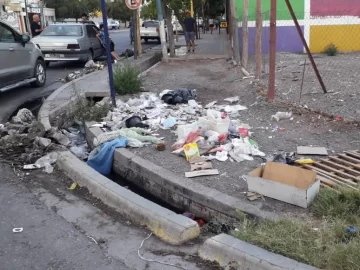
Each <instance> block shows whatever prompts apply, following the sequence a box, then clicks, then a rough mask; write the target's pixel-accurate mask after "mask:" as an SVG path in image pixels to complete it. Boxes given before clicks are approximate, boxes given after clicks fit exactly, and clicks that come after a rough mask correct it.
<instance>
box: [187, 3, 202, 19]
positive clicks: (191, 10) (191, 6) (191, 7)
mask: <svg viewBox="0 0 360 270" xmlns="http://www.w3.org/2000/svg"><path fill="white" fill-rule="evenodd" d="M190 14H191V17H193V18H194V0H190ZM203 19H204V18H203Z"/></svg>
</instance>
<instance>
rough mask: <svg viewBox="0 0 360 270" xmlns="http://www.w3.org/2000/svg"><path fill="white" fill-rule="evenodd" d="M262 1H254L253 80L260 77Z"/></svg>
mask: <svg viewBox="0 0 360 270" xmlns="http://www.w3.org/2000/svg"><path fill="white" fill-rule="evenodd" d="M261 1H262V0H256V36H255V78H256V79H260V78H261V75H262V5H261Z"/></svg>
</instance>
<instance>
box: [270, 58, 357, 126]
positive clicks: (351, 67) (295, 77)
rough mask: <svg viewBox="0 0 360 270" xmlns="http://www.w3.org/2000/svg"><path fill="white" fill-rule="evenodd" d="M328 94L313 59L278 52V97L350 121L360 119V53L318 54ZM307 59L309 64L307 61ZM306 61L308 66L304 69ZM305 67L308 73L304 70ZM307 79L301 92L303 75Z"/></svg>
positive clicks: (319, 67) (321, 73) (316, 61)
mask: <svg viewBox="0 0 360 270" xmlns="http://www.w3.org/2000/svg"><path fill="white" fill-rule="evenodd" d="M314 60H315V63H316V65H317V67H318V69H319V72H320V75H321V77H322V79H323V82H324V84H325V87H326V89H327V91H328V94H324V93H323V90H322V88H321V86H320V83H319V81H318V80H317V78H316V76H315V72H314V70H313V68H312V66H311V64H310V61H309V59H308V57H307V55H305V54H278V55H277V65H276V97H277V99H278V100H282V101H286V102H289V103H292V104H296V105H299V104H300V105H302V106H307V107H309V108H312V109H314V110H318V111H322V112H325V113H327V114H329V115H333V116H341V117H343V118H345V119H347V120H356V121H357V120H360V109H359V107H358V104H359V101H360V94H359V85H358V81H359V80H358V78H359V77H360V68H359V67H360V66H359V60H360V53H359V52H356V53H347V54H339V55H337V56H327V55H325V54H315V55H314ZM305 61H306V63H305ZM304 64H305V69H304ZM304 70H305V72H304ZM303 73H304V81H303V87H302V94H301V96H300V93H301V83H302V76H303Z"/></svg>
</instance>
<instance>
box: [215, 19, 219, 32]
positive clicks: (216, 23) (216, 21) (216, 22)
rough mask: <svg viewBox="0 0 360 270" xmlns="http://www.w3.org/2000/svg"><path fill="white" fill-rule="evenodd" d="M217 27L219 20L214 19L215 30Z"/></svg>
mask: <svg viewBox="0 0 360 270" xmlns="http://www.w3.org/2000/svg"><path fill="white" fill-rule="evenodd" d="M218 28H219V20H215V30H218Z"/></svg>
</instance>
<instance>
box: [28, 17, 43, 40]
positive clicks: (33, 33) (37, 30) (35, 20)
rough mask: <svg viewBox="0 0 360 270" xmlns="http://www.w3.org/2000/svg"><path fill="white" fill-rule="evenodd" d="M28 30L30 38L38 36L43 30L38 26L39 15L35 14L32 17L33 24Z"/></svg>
mask: <svg viewBox="0 0 360 270" xmlns="http://www.w3.org/2000/svg"><path fill="white" fill-rule="evenodd" d="M30 28H31V36H32V37H36V36H38V35H40V33H41V32H42V31H43V30H44V29H43V28H42V27H41V26H40V17H39V15H37V14H35V15H34V16H33V22H32V23H31V25H30Z"/></svg>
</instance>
